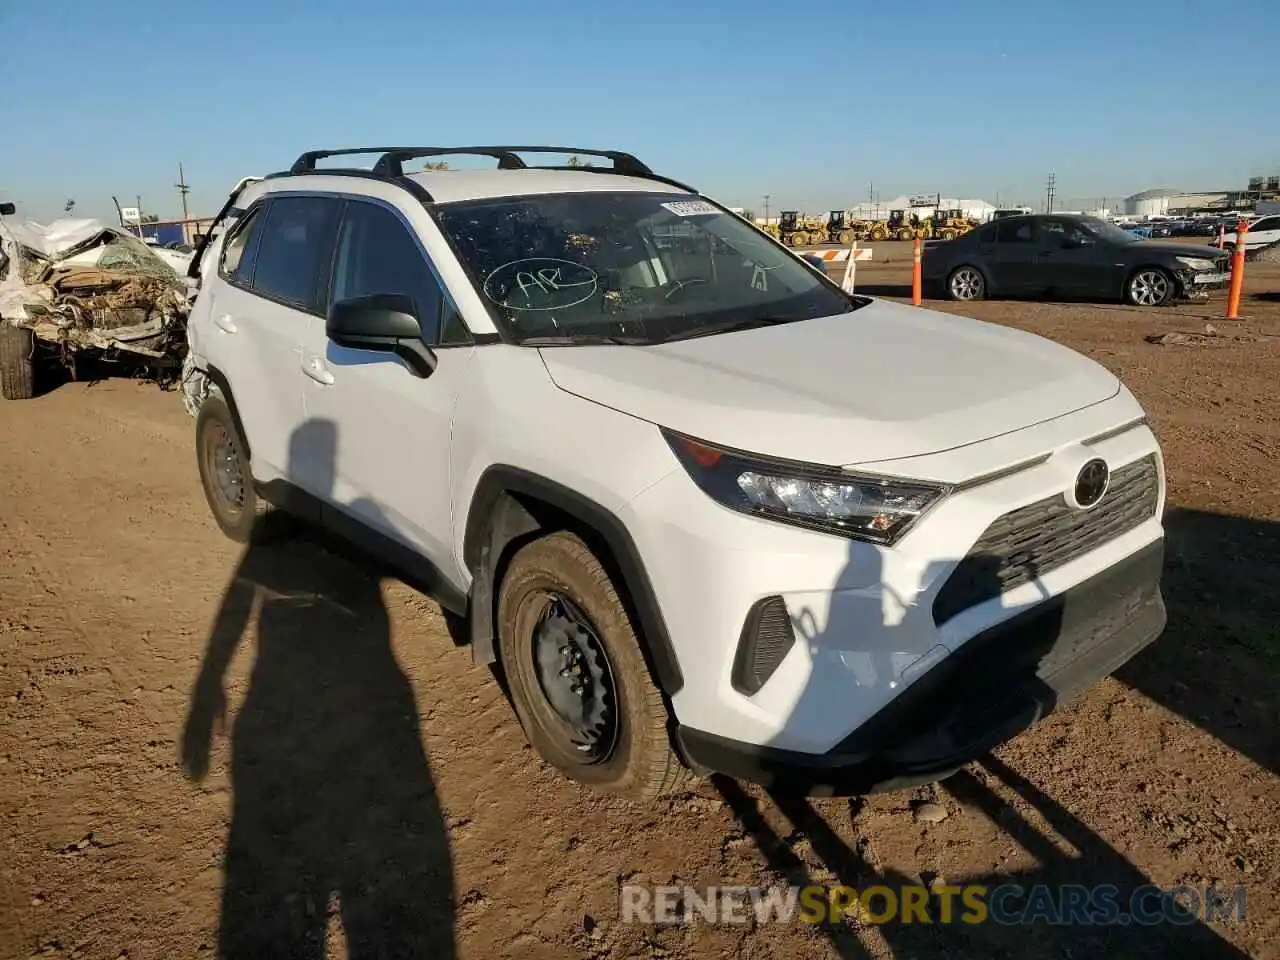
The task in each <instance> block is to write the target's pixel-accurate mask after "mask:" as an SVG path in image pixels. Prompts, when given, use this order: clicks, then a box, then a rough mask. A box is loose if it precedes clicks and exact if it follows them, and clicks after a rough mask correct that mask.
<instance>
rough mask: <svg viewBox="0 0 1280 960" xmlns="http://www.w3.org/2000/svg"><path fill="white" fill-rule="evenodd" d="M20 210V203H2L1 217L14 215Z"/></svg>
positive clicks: (0, 206) (0, 204)
mask: <svg viewBox="0 0 1280 960" xmlns="http://www.w3.org/2000/svg"><path fill="white" fill-rule="evenodd" d="M17 212H18V205H17V204H15V203H0V217H12V216H13V215H14V214H15V213H17Z"/></svg>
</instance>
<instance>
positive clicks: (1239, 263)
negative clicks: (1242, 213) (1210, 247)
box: [1227, 220, 1249, 320]
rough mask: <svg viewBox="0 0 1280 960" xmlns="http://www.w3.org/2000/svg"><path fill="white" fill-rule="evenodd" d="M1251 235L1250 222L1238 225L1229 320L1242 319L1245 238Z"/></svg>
mask: <svg viewBox="0 0 1280 960" xmlns="http://www.w3.org/2000/svg"><path fill="white" fill-rule="evenodd" d="M1248 233H1249V222H1248V221H1247V220H1241V221H1240V222H1239V223H1238V224H1236V249H1235V253H1233V254H1232V255H1231V289H1230V291H1229V292H1228V293H1227V319H1228V320H1239V319H1240V291H1241V290H1242V289H1244V238H1245V236H1247V235H1248Z"/></svg>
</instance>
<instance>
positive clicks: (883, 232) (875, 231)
mask: <svg viewBox="0 0 1280 960" xmlns="http://www.w3.org/2000/svg"><path fill="white" fill-rule="evenodd" d="M871 239H872V240H873V241H875V242H877V243H880V242H882V241H884V240H888V239H889V231H888V230H887V229H885V228H884V227H873V228H872V229H871Z"/></svg>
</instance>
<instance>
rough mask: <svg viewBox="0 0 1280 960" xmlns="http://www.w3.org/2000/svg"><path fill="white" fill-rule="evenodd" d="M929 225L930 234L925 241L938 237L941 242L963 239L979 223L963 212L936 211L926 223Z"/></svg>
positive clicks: (953, 210) (954, 210)
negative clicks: (957, 238)
mask: <svg viewBox="0 0 1280 960" xmlns="http://www.w3.org/2000/svg"><path fill="white" fill-rule="evenodd" d="M926 222H927V223H928V225H929V232H928V234H927V235H926V237H925V239H926V240H928V239H931V238H933V237H937V238H938V239H940V240H954V239H955V238H956V237H962V236H964V235H965V234H966V233H968V232H969V231H970V230H972V229H973V228H974V227H976V226H977V225H978V224H977V221H975V220H973V219H972V218H970V217H966V216H965V215H964V211H963V210H958V209H951V210H936V211H934V214H933V216H932V217H930V218H929V219H928V221H926Z"/></svg>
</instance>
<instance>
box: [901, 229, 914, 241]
mask: <svg viewBox="0 0 1280 960" xmlns="http://www.w3.org/2000/svg"><path fill="white" fill-rule="evenodd" d="M915 238H916V232H915V231H914V230H912V229H911V228H910V227H903V228H902V229H901V230H899V231H898V239H899V240H903V241H906V240H914V239H915Z"/></svg>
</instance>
